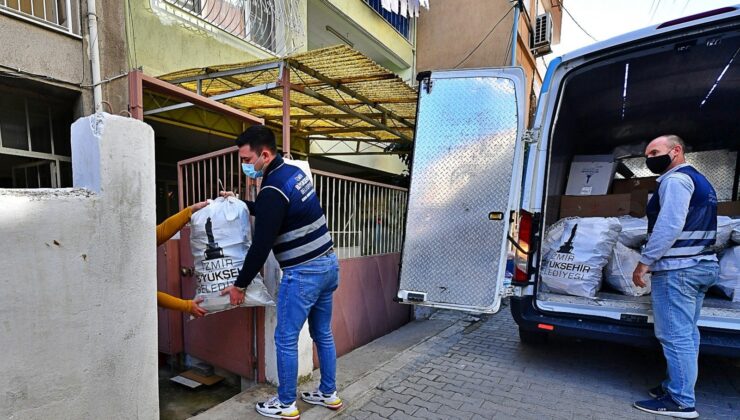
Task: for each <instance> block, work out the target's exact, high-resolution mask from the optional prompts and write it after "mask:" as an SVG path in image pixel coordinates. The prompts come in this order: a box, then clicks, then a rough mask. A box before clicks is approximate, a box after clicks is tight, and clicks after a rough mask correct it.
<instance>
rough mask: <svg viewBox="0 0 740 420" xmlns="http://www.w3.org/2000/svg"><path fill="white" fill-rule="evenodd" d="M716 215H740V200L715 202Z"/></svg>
mask: <svg viewBox="0 0 740 420" xmlns="http://www.w3.org/2000/svg"><path fill="white" fill-rule="evenodd" d="M717 215H719V216H740V201H725V202H722V203H717Z"/></svg>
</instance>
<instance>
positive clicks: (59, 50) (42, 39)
mask: <svg viewBox="0 0 740 420" xmlns="http://www.w3.org/2000/svg"><path fill="white" fill-rule="evenodd" d="M79 3H80V4H79V6H80V7H79V11H80V13H79V15H78V16H77V17H75V18H78V19H79V22H80V34H79V35H74V34H68V33H64V32H63V31H60V30H55V29H51V28H49V27H47V26H43V25H40V24H37V23H34V22H32V21H29V20H24V19H22V18H21V17H16V16H14V15H12V14H0V28H2V32H3V41H2V42H0V65H1V66H3V67H9V68H11V69H13V70H16V71H18V70H19V71H20V72H21V73H22V74H24V77H28V78H29V79H31V80H36V81H39V82H42V83H44V84H48V85H53V86H55V87H62V88H65V89H68V90H69V91H70V93H74V94H77V95H79V97H78V98H77V103H76V104H75V117H81V116H84V115H89V114H91V113H93V112H94V109H93V107H94V105H93V99H92V87H91V86H90V85H91V84H92V76H91V74H92V70H91V67H90V60H89V55H88V48H89V47H88V43H89V41H90V39H89V36H88V30H87V17H86V15H87V13H86V12H87V1H86V0H80V2H79ZM123 4H124V3H123V2H113V1H105V2H104V1H102V0H97V3H96V6H97V12H98V44H99V46H100V62H101V69H100V76H101V80H107V79H110V78H115V77H117V76H119V75H121V74H124V73H126V72H127V71H128V69H129V68H130V67H129V64H128V53H127V50H126V37H125V26H124V8H123ZM21 52H22V53H21ZM5 70H8V69H7V68H0V71H5ZM32 75H38V76H32ZM102 87H103V100H104V101H106V102H108V103H110V110H111V111H112V112H113V113H119V112H120V111H123V110H127V109H128V82H127V81H126V79H125V78H118V79H115V80H111V81H109V82H105V83H104V84H103V85H102ZM55 92H57V91H55ZM39 93H43V92H39ZM47 93H48V92H47ZM105 110H109V108H108V107H107V105H106V108H105Z"/></svg>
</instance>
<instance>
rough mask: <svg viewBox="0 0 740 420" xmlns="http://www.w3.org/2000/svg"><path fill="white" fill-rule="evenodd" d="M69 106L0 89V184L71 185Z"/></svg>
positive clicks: (4, 186) (11, 186)
mask: <svg viewBox="0 0 740 420" xmlns="http://www.w3.org/2000/svg"><path fill="white" fill-rule="evenodd" d="M71 124H72V106H71V105H65V104H61V103H60V104H57V103H50V102H43V101H40V100H38V99H35V98H29V97H23V96H21V95H18V94H17V92H15V91H13V92H3V91H2V90H0V188H61V187H71V186H72V163H71V157H70V156H71V144H70V126H71Z"/></svg>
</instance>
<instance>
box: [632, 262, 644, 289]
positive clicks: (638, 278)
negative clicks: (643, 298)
mask: <svg viewBox="0 0 740 420" xmlns="http://www.w3.org/2000/svg"><path fill="white" fill-rule="evenodd" d="M647 273H648V266H646V265H645V264H643V263H638V264H637V267H636V268H635V272H634V273H632V283H635V286H637V287H647V283H645V279H644V276H645V274H647Z"/></svg>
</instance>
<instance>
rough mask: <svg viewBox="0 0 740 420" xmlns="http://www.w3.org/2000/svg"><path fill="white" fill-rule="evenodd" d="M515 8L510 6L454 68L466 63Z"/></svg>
mask: <svg viewBox="0 0 740 420" xmlns="http://www.w3.org/2000/svg"><path fill="white" fill-rule="evenodd" d="M515 7H516V5H514V6H512V7H511V8H509V11H508V12H506V14H505V15H504V16H503V17H501V19H499V21H498V22H496V24H495V25H493V28H491V30H490V31H488V33H487V34H486V36H484V37H483V39H481V41H480V42H479V43H478V45H476V46H475V48H473V50H472V51H470V52H469V53H468V55H466V56H465V58H463V59H462V60H460V62H459V63H457V65H456V66H455V67H454V68H458V67H460V66H461V65H462V64H463V63H464V62H466V61H468V59H469V58H470V56H472V55H473V54H475V52H476V51H478V48H480V46H481V45H483V43H484V42H486V40H487V39H488V37H489V36H491V34H492V33H493V31H494V30H496V28H497V27H498V25H500V24H501V22H503V21H504V19H506V17H507V16H509V13H511V11H512V10H514V8H515Z"/></svg>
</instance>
